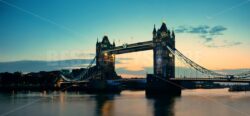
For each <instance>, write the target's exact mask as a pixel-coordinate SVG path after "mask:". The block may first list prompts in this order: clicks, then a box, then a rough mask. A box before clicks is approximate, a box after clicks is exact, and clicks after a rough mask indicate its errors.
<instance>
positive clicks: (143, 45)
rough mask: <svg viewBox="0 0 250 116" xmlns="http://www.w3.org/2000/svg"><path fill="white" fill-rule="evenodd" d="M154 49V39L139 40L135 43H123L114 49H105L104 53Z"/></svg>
mask: <svg viewBox="0 0 250 116" xmlns="http://www.w3.org/2000/svg"><path fill="white" fill-rule="evenodd" d="M151 49H153V41H145V42H138V43H133V44H123V45H122V46H117V47H115V48H114V49H112V50H106V51H103V52H104V53H105V52H106V53H111V54H124V53H131V52H137V51H145V50H151Z"/></svg>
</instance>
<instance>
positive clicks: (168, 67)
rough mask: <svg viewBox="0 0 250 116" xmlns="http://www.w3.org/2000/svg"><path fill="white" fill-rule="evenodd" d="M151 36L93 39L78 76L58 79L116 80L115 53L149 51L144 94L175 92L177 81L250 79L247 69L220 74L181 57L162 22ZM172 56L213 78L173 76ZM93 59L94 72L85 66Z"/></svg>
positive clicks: (171, 36)
mask: <svg viewBox="0 0 250 116" xmlns="http://www.w3.org/2000/svg"><path fill="white" fill-rule="evenodd" d="M152 35H153V38H152V40H150V41H145V42H138V43H133V44H123V45H121V46H116V45H115V43H114V42H113V43H111V42H110V41H109V39H108V36H104V37H103V39H102V41H97V42H96V56H95V58H94V59H93V61H92V62H91V63H90V65H89V66H88V67H87V69H86V70H85V71H84V72H82V73H81V74H80V75H79V76H78V77H71V78H67V77H65V76H63V75H62V78H63V79H64V80H65V81H67V82H81V83H85V82H88V81H89V80H95V79H99V80H114V79H116V80H114V81H122V79H119V78H118V76H117V74H116V72H115V57H116V55H119V54H125V53H132V52H139V51H145V50H153V74H148V75H147V79H146V83H147V92H148V93H160V94H162V93H166V92H167V93H177V94H178V93H180V92H181V88H179V87H177V86H176V84H177V85H178V84H179V82H180V81H214V82H248V83H249V82H250V79H245V78H246V77H250V72H246V73H240V74H235V75H225V74H220V73H217V72H214V71H211V70H208V69H206V68H205V67H202V66H200V65H199V64H197V63H195V62H194V61H192V60H191V59H189V58H187V57H186V56H184V55H183V54H182V53H181V52H180V51H178V50H177V49H176V47H175V33H174V31H173V30H172V31H170V30H169V29H168V28H167V26H166V24H165V23H162V25H161V27H160V28H159V29H156V27H155V26H154V29H153V32H152ZM175 58H178V59H180V60H181V61H182V62H184V63H185V64H187V65H188V66H189V67H191V68H193V69H194V70H197V71H199V72H200V73H203V74H207V75H209V76H212V77H213V78H176V76H175ZM94 61H96V66H95V68H96V69H97V72H92V74H89V70H88V69H90V68H91V67H92V64H93V63H94ZM163 80H165V81H163ZM126 81H127V80H126ZM167 82H171V83H167Z"/></svg>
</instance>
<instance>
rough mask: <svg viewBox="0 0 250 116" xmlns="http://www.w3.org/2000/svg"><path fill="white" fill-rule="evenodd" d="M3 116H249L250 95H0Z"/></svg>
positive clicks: (206, 91)
mask: <svg viewBox="0 0 250 116" xmlns="http://www.w3.org/2000/svg"><path fill="white" fill-rule="evenodd" d="M0 116H250V92H228V89H194V90H183V91H182V95H181V96H178V97H168V96H164V97H160V98H148V97H146V96H145V91H122V92H121V93H120V94H86V93H81V92H50V93H47V92H18V93H16V92H10V93H0Z"/></svg>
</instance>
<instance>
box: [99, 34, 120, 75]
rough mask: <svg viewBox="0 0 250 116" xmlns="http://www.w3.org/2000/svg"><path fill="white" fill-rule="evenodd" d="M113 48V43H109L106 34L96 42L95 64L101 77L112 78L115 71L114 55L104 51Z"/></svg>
mask: <svg viewBox="0 0 250 116" xmlns="http://www.w3.org/2000/svg"><path fill="white" fill-rule="evenodd" d="M114 48H115V43H114V42H113V44H111V43H110V41H109V39H108V36H104V37H103V39H102V41H101V42H98V41H97V43H96V66H97V68H98V70H99V71H101V75H102V77H101V78H103V79H113V78H114V77H116V76H117V75H116V73H115V55H114V54H110V53H107V52H104V51H105V50H111V49H114Z"/></svg>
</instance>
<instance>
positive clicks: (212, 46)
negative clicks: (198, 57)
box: [206, 42, 242, 48]
mask: <svg viewBox="0 0 250 116" xmlns="http://www.w3.org/2000/svg"><path fill="white" fill-rule="evenodd" d="M240 44H242V43H241V42H225V43H223V44H219V45H218V44H215V43H211V44H208V45H206V46H207V47H210V48H220V47H231V46H237V45H240Z"/></svg>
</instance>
